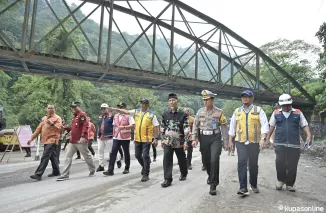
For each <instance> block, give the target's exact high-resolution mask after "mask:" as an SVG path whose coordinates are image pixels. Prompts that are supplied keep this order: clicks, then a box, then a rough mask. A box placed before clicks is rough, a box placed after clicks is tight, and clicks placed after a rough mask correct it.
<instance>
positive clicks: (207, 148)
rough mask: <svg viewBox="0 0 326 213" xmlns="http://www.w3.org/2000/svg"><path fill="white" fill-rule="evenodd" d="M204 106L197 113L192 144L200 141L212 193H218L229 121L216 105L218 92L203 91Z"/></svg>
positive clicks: (194, 145) (195, 144) (194, 144)
mask: <svg viewBox="0 0 326 213" xmlns="http://www.w3.org/2000/svg"><path fill="white" fill-rule="evenodd" d="M201 94H202V96H203V100H204V107H203V108H200V109H199V110H198V112H197V114H196V117H195V121H194V125H193V131H192V132H193V134H192V140H193V143H192V146H193V147H196V146H197V144H198V141H200V151H201V153H202V156H203V161H204V162H203V163H204V165H205V167H206V169H207V174H208V179H207V184H209V185H210V191H209V194H210V195H216V186H217V185H218V184H219V169H220V155H221V151H222V137H221V131H222V135H223V137H224V140H227V137H228V135H227V132H228V130H227V126H226V124H227V122H226V119H225V117H224V113H223V111H222V110H221V109H219V108H217V107H216V106H214V97H215V96H216V94H214V93H212V92H211V91H208V90H203V91H202V93H201Z"/></svg>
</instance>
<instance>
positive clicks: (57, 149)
mask: <svg viewBox="0 0 326 213" xmlns="http://www.w3.org/2000/svg"><path fill="white" fill-rule="evenodd" d="M61 144H62V140H59V142H58V145H57V147H56V152H57V159H58V164H60V151H61Z"/></svg>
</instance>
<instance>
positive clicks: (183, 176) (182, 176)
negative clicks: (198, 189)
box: [179, 175, 187, 181]
mask: <svg viewBox="0 0 326 213" xmlns="http://www.w3.org/2000/svg"><path fill="white" fill-rule="evenodd" d="M186 179H187V176H186V175H181V176H180V177H179V180H180V181H183V180H186Z"/></svg>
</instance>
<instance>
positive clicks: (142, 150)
mask: <svg viewBox="0 0 326 213" xmlns="http://www.w3.org/2000/svg"><path fill="white" fill-rule="evenodd" d="M151 145H152V142H136V141H135V157H136V158H137V160H138V162H139V164H140V165H141V166H142V167H143V172H144V175H149V170H150V159H149V149H150V148H151Z"/></svg>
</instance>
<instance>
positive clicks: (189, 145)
mask: <svg viewBox="0 0 326 213" xmlns="http://www.w3.org/2000/svg"><path fill="white" fill-rule="evenodd" d="M193 150H194V148H193V147H192V144H191V143H188V150H187V164H188V166H190V165H191V160H192V152H193Z"/></svg>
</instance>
